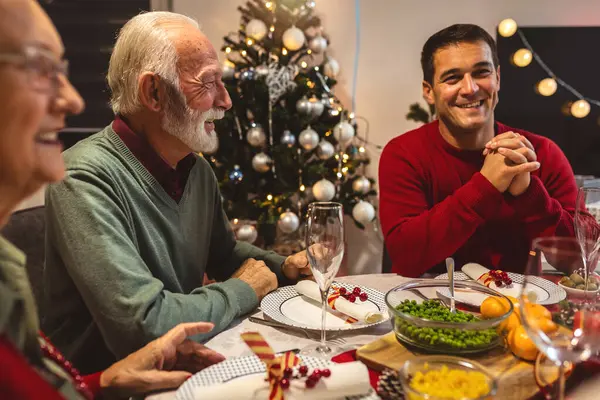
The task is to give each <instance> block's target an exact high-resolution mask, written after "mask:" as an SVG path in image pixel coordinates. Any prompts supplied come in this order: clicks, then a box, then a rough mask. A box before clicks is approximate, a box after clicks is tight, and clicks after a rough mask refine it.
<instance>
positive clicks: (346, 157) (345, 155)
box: [342, 154, 350, 161]
mask: <svg viewBox="0 0 600 400" xmlns="http://www.w3.org/2000/svg"><path fill="white" fill-rule="evenodd" d="M342 158H343V159H344V161H346V160H348V159H349V158H350V156H349V155H348V154H344V155H343V156H342Z"/></svg>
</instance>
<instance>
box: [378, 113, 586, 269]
mask: <svg viewBox="0 0 600 400" xmlns="http://www.w3.org/2000/svg"><path fill="white" fill-rule="evenodd" d="M496 128H497V129H496V134H500V133H504V132H508V131H513V132H518V133H520V134H521V135H524V136H525V137H526V138H527V139H529V140H530V141H531V143H532V144H533V146H534V148H535V152H536V154H537V157H538V161H540V164H541V167H540V169H539V170H537V171H535V172H533V173H532V174H531V184H530V185H529V188H528V189H527V190H526V191H525V192H524V193H523V194H521V195H520V196H516V197H513V196H511V195H510V194H509V193H508V192H506V193H504V194H503V193H500V192H499V191H498V190H497V189H496V188H495V187H494V186H493V185H492V184H491V183H490V182H489V181H488V180H487V179H486V178H485V177H484V176H483V175H481V173H480V172H479V171H480V170H481V167H482V166H483V161H484V158H485V157H484V156H483V155H482V150H473V151H471V150H459V149H457V148H455V147H453V146H452V145H450V144H449V143H448V142H446V141H445V140H444V139H443V138H442V136H441V134H440V133H439V125H438V121H434V122H432V123H429V124H427V125H424V126H422V127H420V128H418V129H415V130H413V131H410V132H407V133H405V134H404V135H401V136H398V137H396V138H394V139H392V140H391V141H390V142H389V143H388V144H387V146H386V147H385V149H384V150H383V154H382V155H381V160H380V163H379V187H380V196H381V198H380V218H381V225H382V228H383V233H384V236H385V242H386V246H387V249H388V252H389V254H390V257H391V259H392V262H393V268H392V270H393V271H394V272H396V273H398V274H401V275H404V276H409V277H417V276H420V275H422V274H423V273H425V272H445V267H444V266H443V261H444V260H445V259H446V257H450V256H453V257H454V258H455V260H456V265H457V267H460V266H462V265H464V264H465V263H467V262H477V263H480V264H482V265H485V266H487V267H494V268H499V269H502V270H505V271H515V272H523V271H524V270H525V266H526V262H527V254H528V252H529V247H530V245H531V241H532V240H533V239H534V238H536V237H539V236H552V235H557V236H573V235H574V230H573V214H574V212H575V202H576V199H577V186H576V183H575V177H574V176H573V171H572V169H571V166H570V165H569V163H568V161H567V159H566V157H565V155H564V154H563V153H562V151H561V150H560V149H559V148H558V146H557V145H556V144H555V143H554V142H552V141H551V140H549V139H547V138H544V137H542V136H538V135H534V134H533V133H530V132H527V131H523V130H520V129H514V128H511V127H508V126H506V125H502V124H500V123H496Z"/></svg>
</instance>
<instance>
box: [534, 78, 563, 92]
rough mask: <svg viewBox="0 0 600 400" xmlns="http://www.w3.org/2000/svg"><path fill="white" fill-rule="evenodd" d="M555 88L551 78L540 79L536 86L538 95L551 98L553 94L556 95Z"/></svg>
mask: <svg viewBox="0 0 600 400" xmlns="http://www.w3.org/2000/svg"><path fill="white" fill-rule="evenodd" d="M557 88H558V85H557V84H556V81H555V80H554V79H553V78H546V79H542V80H541V81H539V82H538V84H537V90H538V93H539V94H541V95H542V96H552V95H553V94H554V93H556V89H557Z"/></svg>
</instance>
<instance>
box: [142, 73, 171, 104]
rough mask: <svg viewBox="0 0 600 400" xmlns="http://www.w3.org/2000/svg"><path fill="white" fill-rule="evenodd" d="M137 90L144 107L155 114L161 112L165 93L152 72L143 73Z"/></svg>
mask: <svg viewBox="0 0 600 400" xmlns="http://www.w3.org/2000/svg"><path fill="white" fill-rule="evenodd" d="M139 90H140V102H141V103H142V105H143V106H144V107H146V108H147V109H149V110H151V111H155V112H159V111H161V110H162V107H163V103H162V101H163V99H164V98H165V91H164V85H162V84H161V82H160V78H159V77H158V75H156V74H154V73H152V72H145V73H143V74H142V75H141V76H140V84H139Z"/></svg>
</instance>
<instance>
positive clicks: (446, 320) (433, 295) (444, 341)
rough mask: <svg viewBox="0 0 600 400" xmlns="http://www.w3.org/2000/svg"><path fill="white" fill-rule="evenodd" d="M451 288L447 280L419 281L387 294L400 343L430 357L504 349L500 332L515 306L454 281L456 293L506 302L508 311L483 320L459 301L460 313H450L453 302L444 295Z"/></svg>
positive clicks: (484, 289) (487, 290) (477, 287)
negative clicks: (490, 297)
mask: <svg viewBox="0 0 600 400" xmlns="http://www.w3.org/2000/svg"><path fill="white" fill-rule="evenodd" d="M448 287H449V281H447V280H439V279H419V280H413V281H408V282H405V283H403V284H401V285H399V286H396V287H395V288H393V289H392V290H390V291H389V292H387V294H386V295H385V302H386V304H387V306H388V312H389V314H390V320H391V321H392V326H393V328H394V332H395V334H396V338H397V339H398V341H400V342H401V343H402V344H404V345H406V346H407V347H412V348H416V349H418V350H422V351H425V352H427V353H432V354H457V355H460V354H477V353H484V352H488V351H490V350H492V349H493V348H495V347H497V346H499V345H502V344H503V339H502V337H501V336H500V335H499V334H498V332H497V331H498V329H497V328H498V326H499V325H500V324H501V323H502V322H503V321H504V320H505V319H506V318H508V316H509V315H510V314H511V313H512V312H513V304H512V302H511V301H510V300H509V299H508V298H507V297H506V296H504V295H502V294H501V293H498V292H496V291H495V290H493V289H490V288H488V287H486V286H483V285H481V284H479V283H477V282H474V281H455V282H454V290H455V293H456V292H462V293H464V294H470V293H474V294H478V295H484V296H496V297H500V298H504V299H505V300H506V302H507V303H508V304H509V310H508V311H507V312H506V313H505V314H503V315H500V316H498V317H496V318H490V319H483V318H482V317H481V315H480V314H479V310H478V309H476V308H472V307H470V306H468V305H466V304H462V303H460V302H458V301H457V302H456V308H457V310H456V312H455V313H451V312H450V309H449V304H450V299H449V298H447V297H445V296H444V295H443V294H441V293H444V292H446V293H447V292H448ZM443 289H445V290H443ZM440 292H441V293H440Z"/></svg>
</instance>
